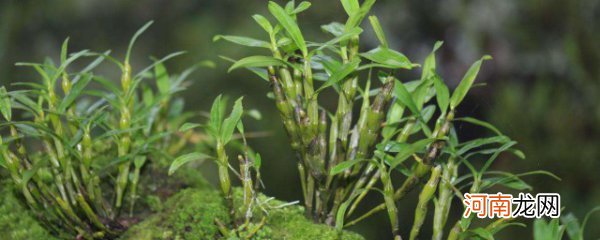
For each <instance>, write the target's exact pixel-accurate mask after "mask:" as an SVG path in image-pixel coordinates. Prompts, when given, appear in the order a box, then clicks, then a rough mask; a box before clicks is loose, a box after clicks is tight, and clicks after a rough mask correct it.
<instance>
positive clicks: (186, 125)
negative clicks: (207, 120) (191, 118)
mask: <svg viewBox="0 0 600 240" xmlns="http://www.w3.org/2000/svg"><path fill="white" fill-rule="evenodd" d="M201 126H202V125H201V124H197V123H184V124H183V125H181V127H180V128H179V131H180V132H185V131H187V130H190V129H194V128H198V127H201Z"/></svg>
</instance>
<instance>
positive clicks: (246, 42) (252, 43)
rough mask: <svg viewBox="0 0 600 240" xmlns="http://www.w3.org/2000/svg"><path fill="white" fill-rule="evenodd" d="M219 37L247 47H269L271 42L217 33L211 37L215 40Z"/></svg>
mask: <svg viewBox="0 0 600 240" xmlns="http://www.w3.org/2000/svg"><path fill="white" fill-rule="evenodd" d="M221 39H224V40H226V41H229V42H232V43H235V44H239V45H242V46H247V47H261V48H271V44H269V43H268V42H265V41H263V40H258V39H254V38H249V37H240V36H226V35H217V36H215V37H214V38H213V41H214V42H216V41H219V40H221Z"/></svg>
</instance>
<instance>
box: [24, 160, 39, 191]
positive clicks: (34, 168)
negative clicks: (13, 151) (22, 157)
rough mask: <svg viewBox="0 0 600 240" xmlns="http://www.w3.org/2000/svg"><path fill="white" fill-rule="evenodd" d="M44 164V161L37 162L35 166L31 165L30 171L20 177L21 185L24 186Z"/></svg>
mask: <svg viewBox="0 0 600 240" xmlns="http://www.w3.org/2000/svg"><path fill="white" fill-rule="evenodd" d="M44 164H45V162H44V161H37V162H36V163H35V164H33V166H32V167H31V169H27V170H25V171H24V172H23V175H22V176H21V184H23V185H24V186H25V185H26V184H27V183H28V182H29V180H31V178H32V177H33V176H35V174H36V173H37V172H38V170H40V168H41V167H42V166H43V165H44Z"/></svg>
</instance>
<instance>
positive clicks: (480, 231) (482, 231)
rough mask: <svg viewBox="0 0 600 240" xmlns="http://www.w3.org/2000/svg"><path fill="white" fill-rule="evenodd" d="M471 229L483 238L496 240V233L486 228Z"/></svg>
mask: <svg viewBox="0 0 600 240" xmlns="http://www.w3.org/2000/svg"><path fill="white" fill-rule="evenodd" d="M470 231H471V232H472V233H474V234H475V235H477V236H479V237H481V238H483V239H486V240H494V235H493V234H492V233H490V231H488V230H486V229H485V228H475V229H473V230H470Z"/></svg>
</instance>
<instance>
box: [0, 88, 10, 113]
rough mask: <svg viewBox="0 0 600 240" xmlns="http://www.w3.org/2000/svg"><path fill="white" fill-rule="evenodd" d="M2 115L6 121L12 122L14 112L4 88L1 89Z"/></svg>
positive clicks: (0, 103)
mask: <svg viewBox="0 0 600 240" xmlns="http://www.w3.org/2000/svg"><path fill="white" fill-rule="evenodd" d="M0 113H2V116H4V119H6V121H11V119H12V110H11V105H10V98H9V96H8V92H6V88H5V87H4V86H2V87H0Z"/></svg>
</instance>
